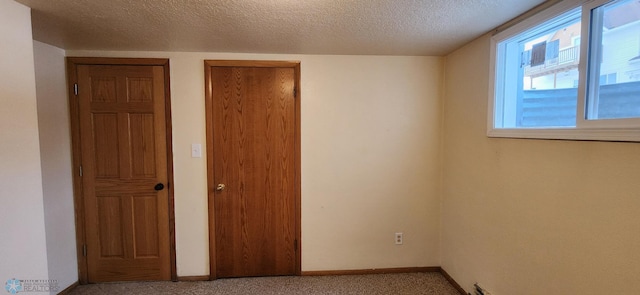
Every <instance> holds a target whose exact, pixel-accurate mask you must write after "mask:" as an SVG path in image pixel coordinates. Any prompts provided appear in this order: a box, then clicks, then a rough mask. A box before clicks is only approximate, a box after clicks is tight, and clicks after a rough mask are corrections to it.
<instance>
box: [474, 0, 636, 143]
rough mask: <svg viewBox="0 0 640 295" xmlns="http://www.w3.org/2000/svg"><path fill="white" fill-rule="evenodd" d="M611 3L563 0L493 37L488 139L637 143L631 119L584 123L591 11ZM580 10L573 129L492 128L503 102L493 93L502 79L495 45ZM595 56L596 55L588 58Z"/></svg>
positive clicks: (501, 60)
mask: <svg viewBox="0 0 640 295" xmlns="http://www.w3.org/2000/svg"><path fill="white" fill-rule="evenodd" d="M611 1H612V0H591V1H586V0H565V1H560V2H559V3H558V4H556V5H554V6H552V7H550V8H548V9H545V10H544V11H541V12H540V13H538V14H536V15H534V16H532V17H530V18H527V19H525V20H523V21H521V22H519V23H517V24H515V25H514V26H512V27H509V28H507V29H505V30H504V31H502V32H500V33H498V34H496V35H495V36H493V37H492V38H491V47H490V50H491V54H490V58H489V65H490V69H489V70H490V73H491V75H490V76H489V102H488V112H487V114H488V120H487V136H489V137H508V138H533V139H565V140H601V141H633V142H640V118H632V119H603V120H587V119H586V110H587V108H586V103H587V101H586V97H587V84H586V83H585V82H587V79H588V76H589V75H588V70H590V69H588V64H590V63H591V62H586V61H587V60H588V58H589V55H590V47H591V43H592V42H591V38H590V36H591V32H590V27H591V10H592V9H594V8H596V7H599V6H602V5H605V4H606V3H608V2H611ZM578 7H582V19H581V22H582V23H581V26H582V28H581V35H580V36H581V42H580V64H579V66H578V70H579V72H580V74H579V80H578V81H579V82H578V102H577V105H578V106H577V108H578V110H577V114H576V115H577V119H576V127H569V128H565V127H563V128H552V127H549V128H496V127H495V124H496V122H495V115H496V112H502V108H498V109H496V106H500V105H501V104H503V103H504V99H502V98H501V97H498V96H500V95H503V94H501V93H496V82H498V81H499V80H500V79H503V77H500V76H498V75H497V74H498V73H497V69H496V63H497V62H504V59H505V57H504V56H498V55H497V49H498V44H499V43H500V42H502V41H505V40H508V39H510V38H512V37H514V36H516V35H518V34H521V33H522V32H524V31H526V30H529V29H530V28H532V27H535V26H537V25H539V24H541V23H543V22H546V21H548V20H550V19H553V18H556V17H558V16H560V15H562V14H564V13H565V12H567V11H569V10H572V9H575V8H578ZM592 56H597V55H592ZM593 79H596V80H597V79H599V75H594V77H591V80H593ZM590 82H592V83H588V85H589V86H591V87H592V88H593V87H594V85H597V81H595V82H596V83H593V82H594V81H590Z"/></svg>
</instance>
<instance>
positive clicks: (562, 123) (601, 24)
mask: <svg viewBox="0 0 640 295" xmlns="http://www.w3.org/2000/svg"><path fill="white" fill-rule="evenodd" d="M590 19H591V44H589V48H590V49H589V50H590V55H589V56H590V60H589V61H588V62H589V66H588V67H587V68H588V70H589V73H588V79H587V84H588V85H585V86H586V87H587V106H586V107H587V119H618V118H637V117H640V1H638V0H625V1H614V2H612V3H610V4H607V5H604V6H601V7H598V8H596V9H594V10H593V12H592V15H591V18H590ZM581 29H582V27H581V13H580V11H579V10H577V11H575V12H574V13H573V14H569V15H568V16H566V15H565V16H564V18H563V20H562V21H561V22H555V23H552V24H551V25H548V26H543V27H542V28H541V29H540V28H539V29H537V30H535V33H533V34H532V33H524V34H523V37H522V38H521V39H520V40H521V41H519V46H518V47H519V48H520V56H519V60H520V69H519V70H518V72H519V74H520V75H519V76H520V77H521V79H522V80H521V82H520V83H518V84H519V85H520V86H519V87H517V88H518V90H517V92H518V93H517V95H515V96H513V97H514V99H516V100H517V101H516V102H515V103H514V104H513V105H514V106H515V108H516V110H515V113H516V115H515V118H514V119H515V121H514V125H515V126H513V127H571V126H575V125H576V116H577V115H576V114H577V111H576V109H577V100H578V99H577V97H578V87H579V78H580V77H579V76H580V72H579V70H578V68H579V66H580V45H581V43H582V42H583V41H582V36H581ZM584 62H587V61H584ZM505 105H509V103H505ZM504 123H505V125H508V124H507V122H504Z"/></svg>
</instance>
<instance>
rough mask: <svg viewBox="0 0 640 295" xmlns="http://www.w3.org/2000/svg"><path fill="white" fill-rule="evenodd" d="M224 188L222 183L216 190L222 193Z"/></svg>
mask: <svg viewBox="0 0 640 295" xmlns="http://www.w3.org/2000/svg"><path fill="white" fill-rule="evenodd" d="M224 188H225V185H224V183H219V184H218V186H217V187H216V190H217V191H219V192H220V191H223V190H224Z"/></svg>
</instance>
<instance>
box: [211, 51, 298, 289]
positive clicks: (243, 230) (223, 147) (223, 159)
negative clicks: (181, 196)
mask: <svg viewBox="0 0 640 295" xmlns="http://www.w3.org/2000/svg"><path fill="white" fill-rule="evenodd" d="M234 64H239V66H238V65H236V66H234ZM207 65H208V66H207V85H208V87H207V118H208V120H207V122H208V123H207V135H208V136H207V145H208V148H207V156H208V159H209V165H208V166H209V167H208V168H209V169H208V176H209V202H210V209H209V212H210V234H211V244H212V247H211V258H212V259H211V267H212V269H211V273H212V276H213V277H244V276H272V275H294V274H298V273H299V260H300V259H299V248H298V237H299V177H298V176H299V158H298V157H299V152H298V151H299V144H298V142H299V131H298V128H299V123H298V122H299V121H298V117H299V116H298V114H299V104H298V101H297V100H298V99H297V98H296V96H297V94H296V89H297V81H298V78H297V77H298V75H299V64H298V63H278V62H273V63H258V64H256V63H251V62H237V63H233V62H213V61H211V62H208V63H207Z"/></svg>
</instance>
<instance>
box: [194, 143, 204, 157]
mask: <svg viewBox="0 0 640 295" xmlns="http://www.w3.org/2000/svg"><path fill="white" fill-rule="evenodd" d="M191 157H192V158H202V145H201V144H199V143H192V144H191Z"/></svg>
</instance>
